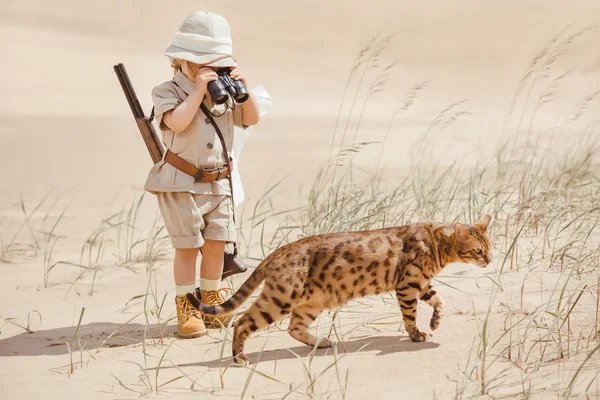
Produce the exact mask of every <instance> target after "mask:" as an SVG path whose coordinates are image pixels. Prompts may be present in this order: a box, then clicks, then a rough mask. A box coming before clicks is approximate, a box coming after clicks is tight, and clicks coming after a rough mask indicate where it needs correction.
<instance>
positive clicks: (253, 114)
mask: <svg viewBox="0 0 600 400" xmlns="http://www.w3.org/2000/svg"><path fill="white" fill-rule="evenodd" d="M229 76H231V78H232V79H236V80H238V81H242V83H243V84H244V85H245V86H246V88H248V82H247V81H246V78H245V77H244V75H242V72H241V71H240V70H239V69H238V68H234V69H232V70H231V72H230V73H229ZM248 94H249V95H250V96H249V97H248V100H246V101H245V102H243V103H242V123H243V124H244V125H245V126H252V125H256V124H258V121H259V120H260V110H259V109H258V102H257V101H256V98H255V97H254V94H252V92H251V91H248Z"/></svg>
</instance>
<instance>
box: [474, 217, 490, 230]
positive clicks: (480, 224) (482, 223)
mask: <svg viewBox="0 0 600 400" xmlns="http://www.w3.org/2000/svg"><path fill="white" fill-rule="evenodd" d="M491 219H492V217H490V216H489V215H484V216H483V217H481V218H479V220H478V221H477V222H475V223H474V224H473V226H474V227H475V228H477V230H479V231H480V232H481V233H485V231H486V230H487V228H488V225H489V224H490V221H491Z"/></svg>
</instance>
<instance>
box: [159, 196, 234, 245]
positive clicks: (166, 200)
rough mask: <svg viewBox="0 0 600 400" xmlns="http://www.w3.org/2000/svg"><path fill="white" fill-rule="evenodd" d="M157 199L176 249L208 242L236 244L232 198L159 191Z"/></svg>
mask: <svg viewBox="0 0 600 400" xmlns="http://www.w3.org/2000/svg"><path fill="white" fill-rule="evenodd" d="M157 197H158V206H159V208H160V213H161V214H162V217H163V220H164V222H165V228H167V232H168V233H169V236H170V237H171V244H172V245H173V247H174V248H176V249H194V248H198V247H202V246H203V245H204V241H205V240H221V241H224V242H235V240H236V232H235V224H234V222H233V207H232V204H231V196H229V195H214V194H193V193H188V192H159V193H157Z"/></svg>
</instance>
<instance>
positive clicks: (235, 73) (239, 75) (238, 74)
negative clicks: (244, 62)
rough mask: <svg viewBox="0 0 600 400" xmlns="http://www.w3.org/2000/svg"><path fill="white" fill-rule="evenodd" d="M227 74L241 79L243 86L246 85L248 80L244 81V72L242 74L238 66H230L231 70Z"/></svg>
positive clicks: (238, 79)
mask: <svg viewBox="0 0 600 400" xmlns="http://www.w3.org/2000/svg"><path fill="white" fill-rule="evenodd" d="M229 76H230V77H231V78H232V79H235V80H236V81H242V83H243V84H244V86H246V87H248V82H247V81H246V77H245V76H244V74H242V71H240V70H239V68H237V67H235V68H232V69H231V71H229Z"/></svg>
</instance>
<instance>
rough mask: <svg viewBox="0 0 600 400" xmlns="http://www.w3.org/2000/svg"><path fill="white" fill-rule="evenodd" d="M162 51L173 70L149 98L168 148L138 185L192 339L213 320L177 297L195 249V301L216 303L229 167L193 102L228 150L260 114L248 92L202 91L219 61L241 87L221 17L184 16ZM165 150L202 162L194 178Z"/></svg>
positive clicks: (231, 235)
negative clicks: (152, 211)
mask: <svg viewBox="0 0 600 400" xmlns="http://www.w3.org/2000/svg"><path fill="white" fill-rule="evenodd" d="M165 55H166V56H168V57H169V58H170V60H171V63H172V64H171V65H172V67H173V68H174V71H175V76H174V78H173V79H172V80H170V81H167V82H163V83H161V84H160V85H158V86H156V87H155V88H154V89H153V91H152V101H153V103H154V109H155V114H156V119H157V121H158V123H159V125H160V129H161V132H162V142H163V144H164V146H165V147H166V150H168V151H166V152H165V157H164V158H163V160H161V161H159V162H158V163H157V164H156V165H154V167H153V168H152V170H151V171H150V173H149V175H148V179H147V181H146V185H145V189H146V190H148V191H149V192H151V193H154V194H156V195H157V198H158V204H159V208H160V211H161V214H162V217H163V219H164V222H165V227H166V229H167V232H168V233H169V236H170V239H171V243H172V245H173V247H174V248H175V260H174V263H173V271H174V277H175V285H176V299H175V301H176V305H177V321H178V330H177V333H178V335H179V336H180V337H183V338H192V337H198V336H202V335H204V334H205V333H206V325H205V322H206V323H215V322H216V321H215V320H214V319H212V320H208V319H204V318H203V316H202V315H200V314H199V313H198V312H197V311H196V310H195V309H194V308H193V307H192V306H191V304H190V303H189V302H188V300H187V299H186V297H185V294H186V293H188V292H192V293H193V292H194V290H195V278H196V258H197V256H198V252H199V249H201V250H202V252H201V254H202V259H201V266H200V297H201V299H200V300H201V301H202V302H203V303H205V304H209V305H216V304H220V303H222V302H223V301H224V299H223V297H222V295H221V292H220V290H219V285H220V281H221V277H222V273H223V253H224V248H225V244H226V243H233V242H235V240H236V231H235V226H234V220H233V203H232V193H231V190H230V183H229V179H230V177H231V172H232V171H229V170H228V169H227V160H226V159H225V158H224V157H225V156H224V154H223V146H222V145H221V141H220V139H219V137H218V135H217V133H216V130H215V128H214V127H213V125H212V124H211V121H210V119H209V118H207V117H206V116H205V115H204V113H203V112H202V110H201V109H200V105H201V103H203V104H205V105H206V106H207V108H208V109H209V110H211V114H212V115H213V117H214V120H215V122H216V124H217V126H218V127H219V129H220V131H221V133H222V134H223V139H224V141H225V145H226V147H227V148H228V150H231V149H232V145H233V133H234V126H237V127H241V128H245V127H247V126H251V125H255V124H256V123H257V122H258V120H259V118H260V114H259V108H258V104H257V101H256V99H255V97H254V95H253V94H252V93H250V97H249V98H248V100H247V101H245V102H244V103H242V104H235V103H234V101H233V100H232V99H231V98H230V99H229V100H228V102H227V103H226V104H225V105H219V106H216V105H215V104H214V103H213V101H212V99H211V96H210V94H209V93H208V90H207V86H208V83H209V82H211V81H214V80H217V78H218V76H217V73H216V71H217V69H220V68H228V69H229V74H230V76H231V78H232V79H235V80H239V81H242V82H243V83H244V84H245V85H246V87H248V83H247V82H246V79H245V77H244V75H243V74H242V73H241V72H240V70H239V69H238V67H237V63H236V62H235V60H234V59H233V57H232V41H231V34H230V29H229V25H228V24H227V22H226V21H225V19H224V18H223V17H221V16H219V15H216V14H213V13H208V12H202V11H199V12H195V13H193V14H191V15H189V16H188V17H187V18H186V19H185V21H184V22H183V23H182V25H181V26H180V28H179V31H178V32H176V33H175V36H174V38H173V40H172V42H171V43H170V45H169V46H168V47H167V49H166V51H165ZM169 153H170V154H169ZM173 155H176V156H178V157H179V160H177V159H176V160H175V161H179V162H180V160H181V159H183V160H184V161H185V162H187V163H189V164H191V165H192V166H193V167H195V168H198V169H204V170H205V172H206V173H205V174H204V177H202V178H200V179H196V178H195V177H194V176H192V175H189V174H187V173H185V172H183V169H182V168H178V167H181V164H178V163H177V162H173V158H174V157H173ZM169 157H171V158H170V159H169ZM175 165H178V167H176V166H175ZM188 167H189V165H188ZM193 167H192V168H193Z"/></svg>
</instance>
